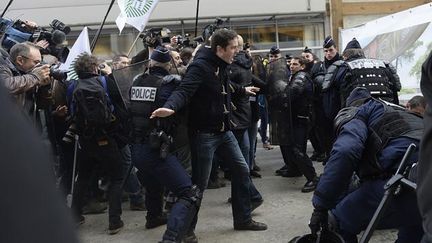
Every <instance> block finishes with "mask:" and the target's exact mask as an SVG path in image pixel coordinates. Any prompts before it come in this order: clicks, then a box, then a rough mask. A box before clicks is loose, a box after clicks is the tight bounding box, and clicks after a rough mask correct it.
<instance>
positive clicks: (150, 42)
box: [139, 27, 171, 48]
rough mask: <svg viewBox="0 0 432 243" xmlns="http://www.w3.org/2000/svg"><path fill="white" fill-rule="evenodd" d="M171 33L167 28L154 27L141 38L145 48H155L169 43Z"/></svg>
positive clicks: (147, 30)
mask: <svg viewBox="0 0 432 243" xmlns="http://www.w3.org/2000/svg"><path fill="white" fill-rule="evenodd" d="M170 33H171V31H170V30H169V29H167V28H160V27H153V28H150V29H146V30H144V32H143V33H142V34H140V36H139V37H140V38H142V39H143V43H144V46H148V47H153V48H155V47H157V46H160V45H162V43H169V42H170V37H169V34H170Z"/></svg>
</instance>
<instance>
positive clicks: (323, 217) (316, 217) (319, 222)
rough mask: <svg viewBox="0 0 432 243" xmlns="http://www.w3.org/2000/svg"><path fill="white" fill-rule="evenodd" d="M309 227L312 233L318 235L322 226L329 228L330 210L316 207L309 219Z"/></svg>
mask: <svg viewBox="0 0 432 243" xmlns="http://www.w3.org/2000/svg"><path fill="white" fill-rule="evenodd" d="M309 228H310V229H311V233H312V235H316V234H317V233H318V232H319V231H320V230H321V228H323V229H327V228H328V210H327V209H323V208H315V209H314V211H313V213H312V216H311V219H310V221H309Z"/></svg>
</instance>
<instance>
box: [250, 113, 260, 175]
mask: <svg viewBox="0 0 432 243" xmlns="http://www.w3.org/2000/svg"><path fill="white" fill-rule="evenodd" d="M257 134H258V121H256V122H252V124H251V126H250V127H249V129H248V135H249V146H250V148H249V159H250V161H251V162H250V165H251V170H252V169H253V167H254V165H255V163H254V161H255V153H256V142H257Z"/></svg>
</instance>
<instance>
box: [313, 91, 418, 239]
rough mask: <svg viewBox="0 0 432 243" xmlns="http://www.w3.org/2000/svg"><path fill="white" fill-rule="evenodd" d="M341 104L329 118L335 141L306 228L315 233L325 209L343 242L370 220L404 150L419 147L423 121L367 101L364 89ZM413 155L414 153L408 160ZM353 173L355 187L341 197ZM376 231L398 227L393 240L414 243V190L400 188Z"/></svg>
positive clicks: (371, 99)
mask: <svg viewBox="0 0 432 243" xmlns="http://www.w3.org/2000/svg"><path fill="white" fill-rule="evenodd" d="M347 105H348V106H349V107H348V108H345V109H343V110H341V111H340V112H339V114H338V116H337V117H336V120H335V127H336V130H337V132H338V137H337V139H336V141H335V143H334V146H333V150H332V153H331V156H330V158H329V160H328V162H327V165H326V169H325V171H324V173H323V174H322V175H321V177H320V181H319V183H318V186H317V188H316V190H315V193H314V196H313V198H312V203H313V206H314V207H315V209H314V212H313V214H312V217H311V220H310V225H309V226H310V228H311V230H312V233H313V234H314V233H316V232H317V231H318V230H319V228H320V225H322V224H326V223H327V216H328V214H327V211H328V210H331V214H330V215H331V216H332V217H329V219H333V220H332V221H334V222H333V223H335V227H336V228H337V230H338V231H339V233H340V234H341V235H342V237H343V238H344V239H345V241H346V242H357V237H356V235H357V234H359V233H360V231H362V230H364V229H365V228H366V226H367V224H368V222H369V221H370V219H371V218H372V216H373V214H374V212H375V210H376V209H377V207H378V205H379V203H380V201H381V198H382V197H383V195H384V185H385V184H386V182H387V181H388V179H389V178H390V177H391V175H392V174H394V172H395V171H396V170H397V168H398V166H399V163H400V161H401V159H402V157H403V155H404V154H405V151H406V149H407V148H408V146H409V145H410V144H411V143H414V144H419V140H420V138H421V136H422V133H423V123H422V119H421V118H420V117H418V116H416V115H415V114H413V113H409V112H407V111H406V110H405V109H404V108H402V107H399V106H395V105H393V104H390V103H388V102H384V101H381V100H377V99H374V98H372V97H371V95H370V94H369V92H368V90H367V89H365V88H360V87H359V88H356V89H354V91H352V93H351V95H350V96H349V98H348V100H347ZM416 157H417V152H416V154H415V155H414V156H412V158H409V162H410V163H412V162H414V161H416ZM408 164H409V163H408ZM353 172H356V173H357V174H358V176H359V177H360V185H359V187H358V188H357V189H356V190H354V191H352V192H348V193H347V189H348V184H349V183H350V178H351V176H352V175H353ZM353 209H354V210H353ZM329 222H330V220H329ZM379 227H380V228H397V229H399V234H398V237H399V239H398V241H397V242H419V241H420V239H421V237H422V235H423V231H422V227H421V217H420V215H419V212H418V207H417V200H416V196H415V192H414V191H410V190H409V189H407V190H405V189H402V192H401V193H400V194H399V195H398V196H397V197H396V198H395V199H394V200H393V201H392V202H391V203H390V205H389V207H388V208H387V210H386V212H385V215H384V216H383V218H382V220H381V222H380V225H379Z"/></svg>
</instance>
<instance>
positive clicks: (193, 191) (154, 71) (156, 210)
mask: <svg viewBox="0 0 432 243" xmlns="http://www.w3.org/2000/svg"><path fill="white" fill-rule="evenodd" d="M170 61H171V57H170V54H169V51H168V50H167V49H166V48H164V47H157V48H156V49H155V50H154V51H153V53H152V54H151V62H150V66H151V67H150V71H149V74H143V75H142V76H140V77H139V78H137V79H136V80H135V81H134V83H133V85H132V88H131V93H130V102H131V113H132V124H133V139H134V144H133V145H132V159H133V161H134V163H135V165H136V166H137V168H138V169H139V170H140V171H141V172H142V178H143V180H144V185H145V187H146V197H145V204H146V207H147V210H148V212H147V216H146V219H147V222H146V228H154V227H157V226H159V225H162V224H165V223H167V230H166V231H165V233H164V235H163V242H180V241H181V240H182V238H183V236H184V234H185V231H186V230H187V229H188V228H189V225H190V223H191V221H192V219H193V217H194V216H195V215H196V212H197V210H198V207H199V205H200V202H201V192H200V190H199V189H198V187H196V186H193V185H192V182H191V179H190V177H189V175H188V174H187V172H186V171H185V169H184V168H183V167H182V166H181V164H180V163H179V160H178V158H177V157H175V156H174V155H173V154H172V153H170V148H171V146H172V144H171V143H172V140H173V137H174V136H175V135H176V128H175V125H176V124H175V122H176V119H175V117H170V118H157V119H152V120H150V115H151V113H152V111H153V110H155V109H156V108H158V107H161V106H162V105H163V104H164V103H165V101H166V99H167V98H168V97H169V95H170V94H171V92H172V91H173V90H174V89H175V88H176V86H177V85H178V83H179V81H180V77H179V76H176V75H170V74H169V70H170V67H171V64H170ZM164 187H166V188H167V189H169V190H170V191H171V192H173V193H174V194H175V195H176V196H177V197H178V198H179V200H178V201H177V203H176V204H174V206H173V207H172V209H171V213H170V215H169V218H168V222H167V219H166V215H164V214H163V212H162V202H163V201H162V196H163V188H164Z"/></svg>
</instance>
